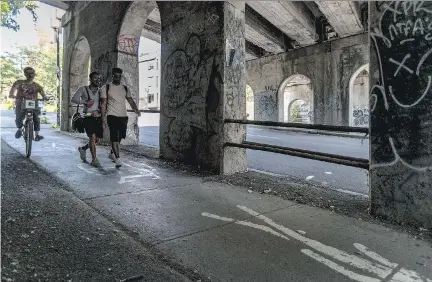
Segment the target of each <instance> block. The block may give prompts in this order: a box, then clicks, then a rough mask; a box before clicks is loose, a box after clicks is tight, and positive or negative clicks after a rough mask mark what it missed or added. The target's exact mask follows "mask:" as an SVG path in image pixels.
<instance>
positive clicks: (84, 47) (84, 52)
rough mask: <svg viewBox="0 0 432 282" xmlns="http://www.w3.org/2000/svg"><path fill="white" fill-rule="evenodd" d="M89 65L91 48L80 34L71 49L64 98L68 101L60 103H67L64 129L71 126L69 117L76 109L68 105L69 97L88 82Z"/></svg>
mask: <svg viewBox="0 0 432 282" xmlns="http://www.w3.org/2000/svg"><path fill="white" fill-rule="evenodd" d="M90 65H91V50H90V44H89V43H88V40H87V38H86V37H85V36H81V37H79V38H78V40H77V41H76V42H75V44H74V49H73V50H72V55H71V58H70V63H69V92H68V93H69V94H65V95H68V96H66V97H64V98H66V99H67V100H66V101H68V102H67V103H64V104H63V103H62V104H63V105H67V106H68V107H67V110H66V112H68V113H69V114H68V116H64V117H63V120H64V121H65V120H67V121H68V122H67V126H64V127H63V126H62V127H63V128H64V129H66V130H69V129H70V128H71V119H70V118H69V117H71V116H72V114H73V113H74V112H75V111H76V108H71V107H69V105H70V99H71V98H72V95H73V94H74V93H75V92H76V91H77V90H78V88H79V87H81V86H83V85H86V84H88V81H89V79H88V75H89V71H90Z"/></svg>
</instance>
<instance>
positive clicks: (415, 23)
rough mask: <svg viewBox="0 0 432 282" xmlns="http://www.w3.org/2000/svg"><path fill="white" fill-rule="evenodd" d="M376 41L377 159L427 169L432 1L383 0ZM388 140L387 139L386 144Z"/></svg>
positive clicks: (430, 155) (431, 140)
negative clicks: (385, 0)
mask: <svg viewBox="0 0 432 282" xmlns="http://www.w3.org/2000/svg"><path fill="white" fill-rule="evenodd" d="M379 8H380V9H379V11H380V15H379V18H378V22H377V24H376V27H375V28H373V29H372V30H371V33H370V35H371V40H372V42H373V47H374V49H375V55H376V58H377V61H378V71H379V78H378V82H377V84H376V85H374V86H372V88H371V93H370V94H371V113H373V115H371V124H372V127H373V128H374V131H375V132H376V133H375V136H372V138H374V139H373V140H372V142H373V143H374V142H375V144H377V146H379V149H375V150H373V152H372V156H373V159H374V160H375V164H373V165H372V166H371V167H372V168H376V167H385V166H392V165H395V164H397V163H401V164H402V165H404V166H405V167H407V168H409V169H411V170H413V171H417V172H424V171H427V170H431V169H432V166H431V161H432V111H431V110H430V109H431V108H432V95H431V86H432V57H431V56H430V55H431V54H432V2H429V1H404V2H402V1H393V2H382V5H380V7H379ZM382 140H387V141H388V143H387V144H382V143H383V142H382Z"/></svg>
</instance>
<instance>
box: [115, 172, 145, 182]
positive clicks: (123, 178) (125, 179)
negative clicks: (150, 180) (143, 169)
mask: <svg viewBox="0 0 432 282" xmlns="http://www.w3.org/2000/svg"><path fill="white" fill-rule="evenodd" d="M146 176H147V175H143V174H138V175H128V176H122V177H120V181H119V182H118V183H119V184H123V183H128V182H132V181H133V179H132V178H139V177H146Z"/></svg>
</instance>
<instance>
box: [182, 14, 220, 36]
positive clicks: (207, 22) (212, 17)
mask: <svg viewBox="0 0 432 282" xmlns="http://www.w3.org/2000/svg"><path fill="white" fill-rule="evenodd" d="M218 20H219V16H218V15H217V14H216V11H215V10H214V9H213V10H211V9H210V10H207V11H206V13H205V16H204V20H201V21H197V22H196V23H195V24H194V25H189V31H191V32H199V33H201V32H204V31H205V30H207V29H209V28H211V27H213V26H214V25H215V24H217V21H218Z"/></svg>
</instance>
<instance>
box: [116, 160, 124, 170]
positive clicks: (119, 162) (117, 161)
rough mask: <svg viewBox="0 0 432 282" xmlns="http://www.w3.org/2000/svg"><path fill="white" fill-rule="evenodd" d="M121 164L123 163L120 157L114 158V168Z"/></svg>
mask: <svg viewBox="0 0 432 282" xmlns="http://www.w3.org/2000/svg"><path fill="white" fill-rule="evenodd" d="M122 164H123V162H122V161H121V159H120V158H118V159H116V160H115V166H116V168H119V167H121V166H122Z"/></svg>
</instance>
